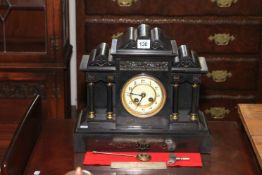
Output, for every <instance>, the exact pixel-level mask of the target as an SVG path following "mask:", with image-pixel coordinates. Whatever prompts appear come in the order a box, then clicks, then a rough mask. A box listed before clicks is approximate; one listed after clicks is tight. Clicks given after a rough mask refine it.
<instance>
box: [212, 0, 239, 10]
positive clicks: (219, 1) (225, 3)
mask: <svg viewBox="0 0 262 175" xmlns="http://www.w3.org/2000/svg"><path fill="white" fill-rule="evenodd" d="M237 1H238V0H211V2H214V3H216V5H217V6H218V7H220V8H227V7H231V6H232V5H233V4H235V3H237Z"/></svg>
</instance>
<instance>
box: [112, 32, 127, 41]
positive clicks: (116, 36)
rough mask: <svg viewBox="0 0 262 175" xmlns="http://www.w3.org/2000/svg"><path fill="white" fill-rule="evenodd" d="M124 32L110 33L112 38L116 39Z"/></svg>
mask: <svg viewBox="0 0 262 175" xmlns="http://www.w3.org/2000/svg"><path fill="white" fill-rule="evenodd" d="M123 34H124V33H123V32H117V33H116V34H113V35H112V39H118V38H119V37H120V36H122V35H123Z"/></svg>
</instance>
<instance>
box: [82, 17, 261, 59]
mask: <svg viewBox="0 0 262 175" xmlns="http://www.w3.org/2000/svg"><path fill="white" fill-rule="evenodd" d="M145 22H146V21H145ZM150 25H151V26H152V27H154V26H158V27H160V28H161V29H162V30H163V31H165V33H166V34H167V35H168V36H170V38H171V39H172V38H174V39H176V41H177V43H178V45H181V44H187V45H189V46H190V47H191V48H192V49H194V50H195V51H197V52H198V53H212V54H214V53H257V52H258V51H259V44H260V26H259V25H235V24H234V25H233V24H232V25H230V24H219V25H211V24H198V25H196V24H181V23H169V21H167V23H165V24H150ZM130 26H134V27H136V26H137V24H116V23H108V24H105V23H94V24H92V25H88V24H86V26H85V42H86V43H85V47H86V51H87V52H89V51H90V50H91V49H93V48H94V47H96V46H97V45H98V44H99V43H101V42H104V41H105V42H107V43H111V40H112V37H116V36H118V35H120V34H121V33H122V32H124V31H125V30H126V28H128V27H130ZM98 31H103V32H99V34H98Z"/></svg>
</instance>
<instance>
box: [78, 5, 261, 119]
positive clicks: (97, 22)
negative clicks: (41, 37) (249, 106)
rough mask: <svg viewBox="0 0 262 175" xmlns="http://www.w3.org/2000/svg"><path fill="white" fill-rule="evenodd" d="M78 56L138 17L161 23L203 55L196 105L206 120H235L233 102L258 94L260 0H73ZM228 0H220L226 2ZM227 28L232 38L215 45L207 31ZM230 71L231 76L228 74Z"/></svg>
mask: <svg viewBox="0 0 262 175" xmlns="http://www.w3.org/2000/svg"><path fill="white" fill-rule="evenodd" d="M76 2H77V61H78V65H79V64H80V61H81V58H82V55H83V54H88V53H90V51H91V49H94V48H95V47H96V46H97V45H98V44H99V43H101V42H107V43H108V44H111V40H112V38H114V37H117V36H118V35H119V34H121V33H123V32H124V31H125V30H126V29H127V27H130V26H133V27H137V26H138V25H139V24H141V23H147V24H150V25H151V26H153V27H160V28H161V29H162V30H163V31H164V32H165V33H166V34H167V35H168V36H170V39H175V40H176V41H177V43H178V45H181V44H187V45H189V46H190V47H191V49H193V50H195V51H196V52H197V53H198V55H200V56H205V57H206V60H207V64H208V67H209V73H214V74H215V73H217V71H222V73H225V74H224V75H225V77H224V79H223V74H221V72H220V73H218V74H216V75H215V76H216V78H218V79H219V77H220V78H221V77H222V79H220V80H216V78H214V76H213V77H212V76H207V75H203V83H202V86H201V96H200V97H201V101H200V104H201V106H200V107H201V110H202V111H203V112H204V113H205V116H206V117H207V118H208V119H209V120H217V121H223V120H231V121H232V120H234V121H239V116H238V114H237V110H236V109H237V104H238V103H256V102H261V100H262V78H261V75H262V71H261V70H262V69H261V68H260V67H261V66H262V61H261V53H262V51H261V25H262V20H261V11H262V6H261V3H262V2H261V1H259V0H254V1H248V0H241V1H237V2H235V3H232V4H230V3H231V2H233V1H228V2H229V6H228V7H220V6H219V2H222V1H210V0H209V1H206V0H198V1H194V0H187V1H184V0H165V1H161V0H137V1H132V2H133V3H132V4H131V5H130V6H128V7H123V6H119V5H118V2H119V1H117V0H115V1H109V0H96V1H93V0H77V1H76ZM225 2H227V1H223V2H222V3H225ZM215 34H229V35H230V36H233V38H234V39H233V40H232V41H230V42H229V43H227V44H222V45H218V44H216V43H215V42H214V40H210V37H211V38H212V36H214V35H215ZM227 74H228V75H230V76H227ZM85 85H86V84H85V77H84V73H83V72H80V71H79V72H78V102H79V106H80V109H81V107H83V106H84V105H85V104H86V99H85V98H86V95H85Z"/></svg>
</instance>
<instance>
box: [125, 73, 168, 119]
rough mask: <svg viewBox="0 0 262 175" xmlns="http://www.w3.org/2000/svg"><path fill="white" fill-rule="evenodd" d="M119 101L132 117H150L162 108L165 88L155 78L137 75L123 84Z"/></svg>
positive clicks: (164, 100) (164, 99)
mask: <svg viewBox="0 0 262 175" xmlns="http://www.w3.org/2000/svg"><path fill="white" fill-rule="evenodd" d="M121 102H122V105H123V107H124V108H125V110H126V111H127V112H128V113H130V114H131V115H133V116H134V117H139V118H147V117H152V116H154V115H155V114H157V113H158V112H160V111H161V109H162V108H163V106H164V104H165V102H166V90H165V88H164V86H163V84H162V83H161V82H160V81H159V80H158V79H157V78H155V77H153V76H149V75H137V76H135V77H133V78H131V79H129V80H128V81H127V82H126V83H125V84H124V86H123V88H122V90H121Z"/></svg>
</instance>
